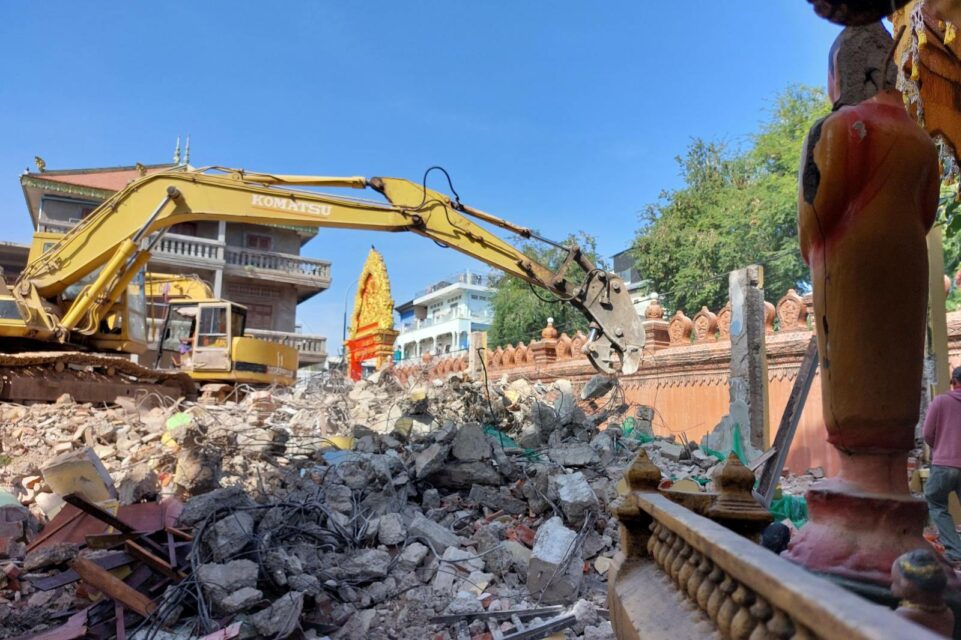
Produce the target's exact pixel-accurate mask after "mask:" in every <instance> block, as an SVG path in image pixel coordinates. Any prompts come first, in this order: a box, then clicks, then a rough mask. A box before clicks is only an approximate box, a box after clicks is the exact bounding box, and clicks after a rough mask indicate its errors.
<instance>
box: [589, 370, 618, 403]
mask: <svg viewBox="0 0 961 640" xmlns="http://www.w3.org/2000/svg"><path fill="white" fill-rule="evenodd" d="M616 384H617V378H615V377H614V376H607V375H604V374H603V373H598V374H595V375H594V376H592V377H591V379H590V380H588V381H587V384H585V385H584V388H583V389H581V400H593V399H595V398H600V397H601V396H604V395H607V394H608V393H609V392H610V390H611V389H613V388H614V386H615V385H616Z"/></svg>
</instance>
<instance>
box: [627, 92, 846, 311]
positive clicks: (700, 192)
mask: <svg viewBox="0 0 961 640" xmlns="http://www.w3.org/2000/svg"><path fill="white" fill-rule="evenodd" d="M829 112H830V104H829V102H828V100H827V97H826V96H825V94H824V92H823V91H821V90H819V89H814V88H809V87H803V86H792V87H789V88H787V89H786V90H785V91H783V92H782V93H781V94H779V95H778V96H777V98H776V100H775V104H774V108H773V109H772V111H771V115H770V117H769V118H768V119H767V120H766V121H765V122H763V123H762V124H761V125H760V127H759V131H758V132H757V133H756V134H754V135H753V136H752V137H751V144H750V145H749V147H748V148H747V149H744V150H740V151H737V150H731V149H730V148H728V147H727V146H726V145H725V144H723V143H720V142H708V141H704V140H701V139H694V140H693V141H692V142H691V144H690V146H689V147H688V149H687V153H686V155H685V156H684V157H683V158H680V157H679V158H677V161H678V164H679V165H680V168H681V176H682V177H683V179H684V186H683V187H682V188H680V189H677V190H674V191H666V192H663V193H661V196H660V199H659V201H658V202H657V203H655V204H652V205H649V206H648V207H646V209H645V210H644V212H643V214H642V216H641V219H642V223H643V224H642V227H641V229H640V231H639V232H638V234H637V237H636V239H635V242H634V256H635V259H636V264H637V268H638V270H639V271H640V273H641V277H642V278H644V279H645V280H647V281H648V282H649V284H650V288H651V289H652V290H653V291H657V292H658V293H660V294H661V296H662V298H663V300H664V304H665V306H668V307H670V308H673V309H684V310H686V311H687V312H688V313H689V314H691V313H694V312H696V311H697V310H698V309H700V308H701V306H704V305H706V306H707V307H708V308H710V309H713V310H715V311H716V310H717V309H719V308H720V307H721V306H723V305H724V303H725V301H726V300H727V296H728V285H727V273H728V272H729V271H732V270H734V269H738V268H741V267H744V266H747V265H749V264H762V265H764V271H765V276H764V279H765V291H766V293H767V294H768V295H770V296H771V297H772V299H773V298H776V297H778V296H781V295H782V294H783V293H784V292H785V291H786V290H787V289H788V288H790V287H795V288H796V287H799V286H801V285H802V284H803V283H804V282H806V281H807V279H808V270H807V267H806V266H805V265H804V263H803V261H802V260H801V256H800V251H799V248H798V241H797V174H798V164H799V161H800V157H801V147H802V145H803V143H804V137H805V136H806V135H807V132H808V130H809V129H810V128H811V126H812V125H813V124H814V123H815V121H817V120H818V119H819V118H821V117H823V116H825V115H826V114H827V113H829Z"/></svg>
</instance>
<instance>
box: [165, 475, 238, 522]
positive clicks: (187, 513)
mask: <svg viewBox="0 0 961 640" xmlns="http://www.w3.org/2000/svg"><path fill="white" fill-rule="evenodd" d="M252 506H254V501H253V500H251V499H250V496H248V495H247V494H246V493H245V492H244V490H243V487H240V486H236V485H235V486H231V487H224V488H222V489H214V490H213V491H211V492H210V493H205V494H203V495H199V496H194V497H193V498H191V499H190V500H189V501H188V502H187V504H185V505H184V509H183V511H182V512H181V513H180V518H179V519H178V522H179V524H180V525H181V526H184V527H193V526H196V525H197V524H199V523H200V522H201V521H203V520H204V519H206V518H207V517H208V516H210V515H212V514H213V513H214V512H216V511H217V510H222V511H234V510H236V509H242V508H245V507H252Z"/></svg>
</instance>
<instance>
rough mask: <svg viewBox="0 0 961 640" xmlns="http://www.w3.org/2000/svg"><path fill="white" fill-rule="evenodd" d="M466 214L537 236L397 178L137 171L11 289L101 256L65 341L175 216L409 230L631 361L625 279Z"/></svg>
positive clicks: (93, 319)
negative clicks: (556, 304) (544, 299)
mask: <svg viewBox="0 0 961 640" xmlns="http://www.w3.org/2000/svg"><path fill="white" fill-rule="evenodd" d="M292 186H300V187H303V186H326V187H349V188H355V189H363V188H370V189H373V190H375V191H377V192H379V193H380V194H381V195H383V197H384V198H385V199H386V202H375V201H371V200H364V199H355V198H349V197H345V196H335V195H330V194H325V193H320V192H316V191H308V190H303V189H292V188H289V187H292ZM151 212H152V213H151ZM471 217H473V218H475V219H479V220H482V221H484V222H486V223H489V224H493V225H495V226H498V227H500V228H503V229H507V230H510V231H512V232H514V233H517V234H519V235H522V236H524V237H532V236H533V237H536V236H534V234H533V233H532V232H531V231H530V230H529V229H527V228H525V227H519V226H517V225H514V224H512V223H510V222H507V221H505V220H502V219H500V218H497V217H496V216H493V215H490V214H487V213H484V212H482V211H479V210H477V209H473V208H471V207H468V206H466V205H462V204H461V203H460V202H458V201H451V199H450V198H449V197H448V196H447V195H445V194H443V193H440V192H437V191H434V190H432V189H427V188H425V187H424V186H422V185H419V184H415V183H413V182H410V181H408V180H403V179H398V178H370V179H367V178H362V177H347V178H338V177H320V176H286V175H273V174H265V173H252V172H245V171H242V170H234V169H219V168H208V169H195V170H184V169H183V168H177V169H174V170H170V171H165V172H160V173H155V174H151V175H149V176H145V177H143V178H141V179H140V180H137V181H135V182H133V183H131V184H130V185H129V186H127V187H126V188H125V189H123V190H122V191H120V192H118V193H117V194H115V195H114V196H113V197H111V198H110V199H109V200H107V201H106V202H104V203H103V204H102V205H100V206H99V207H98V208H97V209H96V210H95V211H94V212H93V213H92V214H91V215H89V216H88V217H87V218H85V219H84V220H83V221H82V222H81V223H80V224H78V225H77V226H76V227H75V228H74V229H73V230H71V231H70V232H69V233H68V234H66V235H65V236H64V237H63V238H62V239H61V240H60V241H59V242H58V243H57V244H56V245H55V246H54V247H52V248H51V249H49V250H48V251H47V252H45V253H44V254H43V256H42V257H40V258H39V259H38V260H36V261H35V262H33V263H31V264H30V265H28V267H27V269H25V270H24V272H23V273H22V275H21V276H20V279H19V280H18V281H17V284H16V286H15V295H16V296H17V298H19V299H20V301H22V302H23V303H25V304H28V305H29V302H28V301H29V300H31V299H36V298H42V299H47V300H51V299H54V298H56V297H57V296H59V295H60V294H62V293H63V292H64V291H65V290H66V288H67V287H68V286H70V285H72V284H75V283H77V282H79V281H80V280H81V279H82V278H84V277H86V276H88V275H89V274H91V273H93V272H94V271H96V270H97V269H99V268H101V267H104V268H103V270H102V271H101V273H100V274H99V276H98V277H97V278H96V280H95V281H94V282H93V283H92V284H90V285H88V286H87V287H85V288H84V290H83V291H82V293H81V295H80V296H79V297H78V298H77V299H76V300H75V301H74V303H73V305H71V307H70V309H69V310H68V311H67V312H66V313H65V314H64V317H63V318H62V319H61V320H60V321H59V322H55V324H56V325H58V331H57V333H58V336H59V337H60V339H61V340H66V339H67V336H68V335H69V333H70V332H71V331H77V332H80V333H85V334H89V333H92V332H93V331H95V330H96V328H97V326H98V323H99V320H100V318H101V317H102V316H103V315H104V314H105V313H106V312H107V311H108V310H109V308H110V306H111V305H113V304H114V303H115V302H116V299H117V297H119V295H120V294H121V292H122V290H123V286H125V285H126V283H127V282H128V281H129V279H130V278H131V277H132V275H133V274H132V271H131V270H132V269H133V267H134V266H135V265H136V267H137V268H139V267H140V266H142V265H143V264H144V262H145V260H146V258H147V257H149V253H150V250H151V248H152V247H153V246H154V245H155V244H156V243H157V242H158V241H159V239H160V237H161V236H162V234H163V232H164V231H165V230H166V229H168V228H170V227H171V226H173V225H175V224H179V223H183V222H192V221H199V220H216V221H227V222H242V223H248V224H262V225H278V224H282V225H295V226H302V227H313V228H320V227H325V228H329V227H334V228H345V229H368V230H375V231H411V232H413V233H416V234H419V235H422V236H425V237H428V238H431V239H432V240H435V241H437V242H439V243H442V244H443V245H446V246H449V247H451V248H453V249H456V250H458V251H461V252H462V253H465V254H467V255H469V256H472V257H474V258H477V259H479V260H481V261H483V262H485V263H487V264H488V265H490V266H492V267H494V268H496V269H499V270H501V271H504V272H506V273H509V274H511V275H514V276H517V277H519V278H522V279H524V280H526V281H528V282H530V283H531V284H533V285H536V286H539V287H543V288H545V289H548V290H549V291H551V292H553V293H555V294H556V295H558V296H560V297H562V298H563V299H564V300H567V301H568V302H570V303H571V304H573V305H574V306H576V307H577V308H578V309H580V310H581V311H582V312H584V313H585V315H587V316H588V318H589V319H590V320H591V321H592V323H593V324H592V329H593V331H592V334H593V337H594V338H595V339H594V340H592V341H591V344H589V345H588V355H589V357H591V359H592V360H593V361H594V362H595V364H596V365H598V366H599V367H600V368H602V369H606V370H613V369H614V368H617V367H618V366H619V365H618V363H617V362H616V360H618V359H620V360H622V361H623V365H622V366H621V369H623V370H624V371H625V372H629V370H630V369H636V363H637V362H639V359H640V348H641V346H642V345H643V329H642V327H641V323H640V319H639V318H638V317H637V314H636V313H635V312H634V309H633V306H632V304H631V301H630V298H629V296H628V294H627V290H626V286H625V285H624V283H623V282H622V281H620V280H619V279H618V278H617V277H616V276H614V275H613V274H608V273H606V272H603V271H600V270H597V269H595V268H594V266H593V265H592V264H591V263H590V262H589V261H588V260H587V259H586V257H585V256H583V255H582V254H581V252H580V250H579V249H578V248H577V247H570V248H567V249H568V253H567V259H566V260H565V262H564V264H563V265H562V266H561V268H560V269H559V270H558V271H556V272H554V271H552V270H550V269H549V268H547V267H545V266H543V265H540V264H538V263H536V262H534V261H532V260H531V259H530V258H528V257H527V256H526V255H524V254H523V253H522V252H521V251H520V250H519V249H517V248H515V247H514V246H512V245H510V244H509V243H507V242H505V241H504V240H502V239H500V238H499V237H497V236H496V235H494V234H492V233H491V232H490V231H488V230H487V229H485V228H484V227H481V226H480V225H478V224H477V223H475V222H474V221H473V220H471V219H470V218H471ZM573 264H576V265H577V266H578V267H579V268H581V269H583V270H584V271H586V272H587V274H588V278H587V282H586V283H585V284H584V285H583V286H574V285H572V284H571V283H570V282H569V281H568V280H567V279H566V277H565V274H566V272H567V270H568V269H569V268H570V267H571V266H572V265H573ZM30 306H33V305H30ZM591 349H594V351H593V353H592V352H591ZM612 353H613V354H614V356H615V357H612V355H611V354H612ZM603 363H607V364H603Z"/></svg>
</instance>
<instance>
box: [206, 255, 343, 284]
mask: <svg viewBox="0 0 961 640" xmlns="http://www.w3.org/2000/svg"><path fill="white" fill-rule="evenodd" d="M225 262H226V264H227V266H228V267H235V268H238V269H243V270H245V271H250V270H253V271H260V272H269V273H270V274H271V275H274V274H277V275H284V276H287V277H290V278H294V279H298V280H307V281H313V282H316V283H317V284H322V285H323V286H327V285H329V284H330V262H328V261H326V260H315V259H313V258H304V257H301V256H294V255H290V254H287V253H274V252H272V251H257V250H255V249H241V248H238V247H230V246H228V247H226V260H225Z"/></svg>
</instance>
